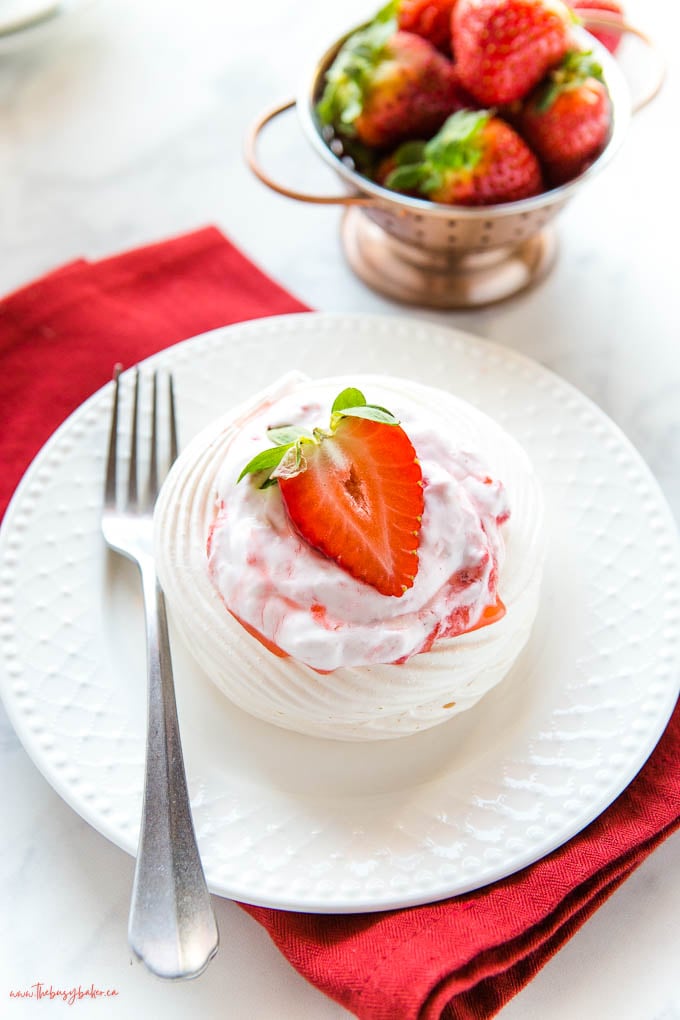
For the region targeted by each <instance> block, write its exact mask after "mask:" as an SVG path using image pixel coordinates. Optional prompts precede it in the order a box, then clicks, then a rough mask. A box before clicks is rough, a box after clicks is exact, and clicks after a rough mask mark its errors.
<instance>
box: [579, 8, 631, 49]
mask: <svg viewBox="0 0 680 1020" xmlns="http://www.w3.org/2000/svg"><path fill="white" fill-rule="evenodd" d="M569 6H570V7H571V8H572V9H573V10H574V11H576V13H577V14H578V15H580V16H581V17H583V14H582V12H585V11H593V13H594V14H597V12H598V11H602V13H603V14H604V15H605V16H606V18H607V19H608V20H609V18H610V17H611V20H612V21H623V17H624V14H623V7H622V6H621V4H620V3H618V0H569ZM583 20H584V23H585V26H586V28H588V18H587V17H584V18H583ZM588 31H589V32H590V34H591V35H594V36H595V38H596V39H597V40H599V42H601V43H602V45H603V46H605V47H606V48H607V49H608V50H609V52H610V53H616V51H617V49H618V48H619V43H620V42H621V39H622V35H621V33H620V32H617V31H616V30H615V29H614V30H613V31H611V32H608V31H607V29H606V28H596V27H595V26H593V27H592V28H588Z"/></svg>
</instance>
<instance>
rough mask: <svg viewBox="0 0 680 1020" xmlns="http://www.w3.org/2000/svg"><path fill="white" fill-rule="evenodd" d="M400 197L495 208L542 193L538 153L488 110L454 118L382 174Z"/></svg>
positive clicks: (398, 157)
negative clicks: (503, 203) (409, 196)
mask: <svg viewBox="0 0 680 1020" xmlns="http://www.w3.org/2000/svg"><path fill="white" fill-rule="evenodd" d="M379 179H380V180H381V183H383V184H384V185H385V187H387V188H391V189H393V190H395V191H402V192H406V193H407V194H410V195H415V196H419V197H421V198H427V199H429V200H430V201H431V202H440V203H443V204H446V205H496V204H498V203H501V202H515V201H517V200H518V199H521V198H529V197H530V196H531V195H536V194H538V193H539V192H540V191H541V190H542V184H543V182H542V177H541V169H540V166H539V164H538V160H537V159H536V157H535V156H534V154H533V152H532V151H531V150H530V149H529V148H528V146H527V145H526V144H525V143H524V142H523V141H522V139H521V138H520V137H519V135H518V134H517V132H516V131H514V130H513V129H512V128H511V127H510V125H509V124H506V123H505V121H503V120H501V119H500V118H499V117H495V116H494V115H493V114H492V113H491V111H489V110H461V111H459V112H458V113H455V114H453V116H452V117H449V119H448V120H447V121H446V123H445V124H444V126H443V128H442V129H441V131H440V132H439V133H438V134H437V135H435V137H434V138H432V139H431V140H430V141H429V142H420V143H418V142H409V143H406V144H405V145H403V146H401V147H400V148H399V149H398V150H397V151H396V153H395V154H394V155H393V156H392V157H391V158H390V160H389V161H387V162H386V163H385V164H384V165H383V168H382V172H381V173H380V174H379Z"/></svg>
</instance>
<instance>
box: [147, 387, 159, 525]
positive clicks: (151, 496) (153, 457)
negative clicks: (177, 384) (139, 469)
mask: <svg viewBox="0 0 680 1020" xmlns="http://www.w3.org/2000/svg"><path fill="white" fill-rule="evenodd" d="M157 493H158V372H154V374H153V381H152V389H151V451H150V454H149V493H148V503H149V506H150V507H152V506H153V504H154V500H155V499H156V495H157Z"/></svg>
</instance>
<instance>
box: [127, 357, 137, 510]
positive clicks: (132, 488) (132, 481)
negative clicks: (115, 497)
mask: <svg viewBox="0 0 680 1020" xmlns="http://www.w3.org/2000/svg"><path fill="white" fill-rule="evenodd" d="M138 421H139V368H136V369H135V388H134V391H133V395H132V432H131V434H130V467H129V469H128V506H130V507H131V508H132V509H135V508H136V507H137V433H138Z"/></svg>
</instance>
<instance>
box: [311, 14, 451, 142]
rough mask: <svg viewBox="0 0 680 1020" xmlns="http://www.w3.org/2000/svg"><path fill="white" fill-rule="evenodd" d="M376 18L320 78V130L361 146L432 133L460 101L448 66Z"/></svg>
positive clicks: (415, 37) (424, 42) (429, 49)
mask: <svg viewBox="0 0 680 1020" xmlns="http://www.w3.org/2000/svg"><path fill="white" fill-rule="evenodd" d="M395 29H396V22H394V21H393V20H391V19H388V20H380V18H378V19H377V20H376V21H375V22H373V23H372V24H371V25H369V26H368V27H367V28H365V29H361V30H360V31H358V32H355V33H354V34H353V35H352V36H350V38H349V39H348V40H347V42H346V43H345V44H344V45H343V47H342V49H341V50H340V52H339V53H338V55H337V57H336V58H335V60H334V62H333V64H332V65H331V67H330V69H329V70H328V72H327V74H326V85H325V88H324V92H323V94H322V96H321V99H320V101H319V103H318V104H317V108H316V112H317V116H318V118H319V121H320V122H321V124H322V125H323V126H325V125H330V126H332V127H333V129H334V130H335V131H336V132H337V133H338V134H340V135H343V136H346V137H350V138H356V139H358V140H359V141H360V142H362V143H363V144H364V145H368V146H376V147H379V148H380V147H386V146H392V145H398V144H399V142H401V141H403V140H404V139H406V138H413V137H418V136H427V135H430V134H434V132H435V131H437V129H438V128H440V127H441V125H442V124H443V123H444V121H445V120H446V118H447V116H448V115H449V114H450V113H452V112H453V111H454V110H458V109H460V108H461V107H462V106H463V105H464V103H465V101H464V99H463V98H462V95H461V94H460V93H459V83H458V78H457V75H456V72H455V70H454V68H453V64H452V63H451V61H450V60H447V59H446V57H445V56H443V55H442V54H441V53H439V52H438V51H437V50H436V49H435V48H434V46H433V45H432V44H431V43H429V42H428V41H427V40H426V39H421V37H420V36H418V35H413V34H412V33H410V32H401V31H396V30H395Z"/></svg>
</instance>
